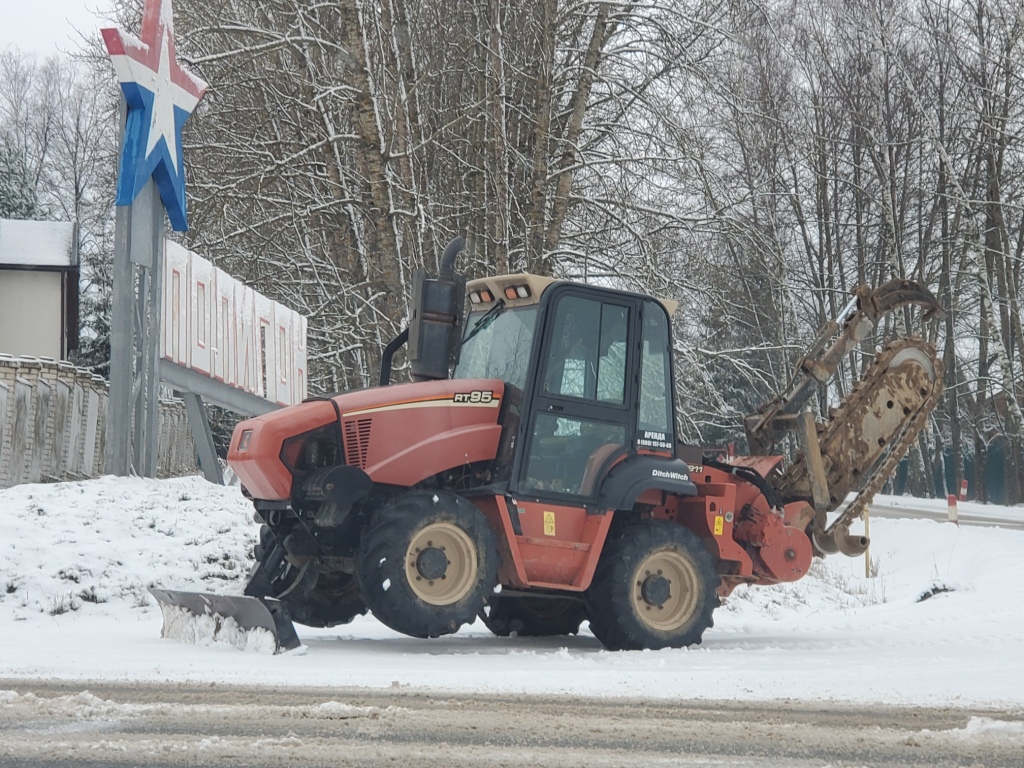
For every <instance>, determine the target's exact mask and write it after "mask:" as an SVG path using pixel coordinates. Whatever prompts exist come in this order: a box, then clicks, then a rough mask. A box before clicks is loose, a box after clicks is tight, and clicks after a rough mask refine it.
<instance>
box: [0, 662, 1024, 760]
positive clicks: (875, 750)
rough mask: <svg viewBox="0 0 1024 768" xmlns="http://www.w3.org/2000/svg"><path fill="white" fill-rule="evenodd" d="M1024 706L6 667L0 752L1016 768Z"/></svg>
mask: <svg viewBox="0 0 1024 768" xmlns="http://www.w3.org/2000/svg"><path fill="white" fill-rule="evenodd" d="M85 689H87V690H88V691H89V692H88V693H83V691H84V690H85ZM979 717H981V718H988V719H985V720H978V719H974V720H972V718H979ZM999 720H1010V721H1014V724H1011V725H1008V726H1005V725H1002V724H1001V723H999V722H996V721H999ZM1022 720H1024V712H1007V711H1002V712H985V711H982V710H961V709H908V708H887V707H866V708H865V707H852V706H851V707H847V706H841V705H833V704H830V705H822V704H809V703H797V702H792V701H786V700H780V701H778V702H775V703H771V704H744V703H736V702H722V701H685V700H681V701H675V702H660V701H644V700H607V699H601V700H586V699H579V698H572V697H526V696H509V697H502V696H493V697H492V696H473V697H450V696H444V695H437V694H433V695H431V694H424V693H415V692H408V691H403V690H400V689H399V690H385V691H365V690H341V689H312V690H310V689H299V688H273V689H270V688H235V687H225V686H219V685H209V686H201V687H200V686H187V685H165V686H159V685H111V684H107V683H97V684H95V685H89V686H83V685H82V684H70V683H47V682H25V681H2V680H0V765H2V766H4V768H22V767H23V766H33V768H50V767H51V766H53V767H55V768H56V767H58V766H59V767H61V768H67V767H70V766H77V767H82V766H90V767H92V766H142V765H144V766H157V767H159V768H163V767H164V766H166V767H167V768H171V767H174V768H177V767H179V766H193V765H220V766H228V765H229V766H283V765H301V766H311V767H316V766H397V767H398V768H411V767H412V766H431V767H432V768H439V767H443V766H515V768H521V767H522V766H524V765H527V766H552V767H553V768H554V767H556V766H557V768H571V767H572V766H581V767H582V766H587V768H591V767H592V766H629V767H633V766H747V767H752V766H787V767H791V768H805V767H811V766H813V767H815V768H824V767H825V766H829V767H830V768H838V767H839V766H929V767H931V768H944V767H946V766H951V767H952V766H956V767H957V768H960V767H961V766H963V767H966V766H970V767H971V768H996V767H1000V768H1003V767H1005V768H1011V767H1014V768H1019V767H1020V766H1022V765H1024V733H1022V732H1021V725H1020V723H1021V721H1022Z"/></svg>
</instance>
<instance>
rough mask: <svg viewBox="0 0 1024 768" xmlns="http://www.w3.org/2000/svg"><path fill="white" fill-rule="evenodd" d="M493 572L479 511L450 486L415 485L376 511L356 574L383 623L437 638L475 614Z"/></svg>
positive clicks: (493, 548)
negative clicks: (443, 488) (427, 487)
mask: <svg viewBox="0 0 1024 768" xmlns="http://www.w3.org/2000/svg"><path fill="white" fill-rule="evenodd" d="M497 571H498V554H497V545H496V543H495V537H494V533H493V532H492V531H491V527H490V525H489V524H488V522H487V519H486V518H485V517H484V516H483V513H481V512H480V510H478V509H477V508H476V507H474V506H473V505H472V504H471V503H470V502H469V501H467V500H466V499H464V498H463V497H461V496H458V495H457V494H454V493H450V492H448V491H414V492H412V493H407V494H405V495H403V496H399V497H398V498H396V499H392V500H391V501H390V502H388V503H387V504H385V505H384V506H383V507H381V508H380V509H378V510H377V511H376V512H374V514H373V517H372V519H371V520H370V525H369V528H368V529H367V530H366V532H365V533H364V535H363V540H362V543H361V545H360V548H359V555H358V558H357V570H356V575H357V576H358V578H359V585H360V594H361V595H362V598H363V601H364V602H365V603H366V605H367V606H369V608H370V610H371V611H372V612H373V615H374V616H376V617H377V618H378V619H379V620H380V621H381V622H382V623H383V624H386V625H387V626H388V627H390V628H391V629H393V630H395V631H396V632H401V633H403V634H406V635H411V636H412V637H438V636H440V635H448V634H451V633H453V632H456V631H457V630H458V629H459V627H461V626H462V625H463V624H466V623H469V622H472V621H473V620H474V619H475V618H476V615H477V612H478V611H479V610H480V609H481V608H482V607H483V605H484V601H485V600H486V598H487V596H488V595H489V594H490V593H491V590H493V589H494V585H495V584H496V583H497Z"/></svg>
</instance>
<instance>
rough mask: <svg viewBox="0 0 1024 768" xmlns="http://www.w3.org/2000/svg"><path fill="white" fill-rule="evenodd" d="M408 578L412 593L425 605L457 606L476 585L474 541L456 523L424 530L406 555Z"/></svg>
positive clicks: (436, 525)
mask: <svg viewBox="0 0 1024 768" xmlns="http://www.w3.org/2000/svg"><path fill="white" fill-rule="evenodd" d="M442 557H443V562H442V561H441V558H442ZM405 575H406V578H407V579H408V581H409V586H410V587H411V588H412V591H413V592H414V593H415V594H416V596H417V597H418V598H420V599H421V600H423V601H424V602H426V603H430V604H431V605H451V604H452V603H457V602H458V601H459V600H461V599H462V598H464V597H465V596H466V595H468V594H469V593H470V591H471V590H472V589H473V584H474V583H476V579H477V559H476V547H475V546H474V544H473V540H472V539H471V538H470V537H469V534H467V533H466V532H465V531H464V530H462V529H461V528H459V527H458V526H457V525H453V524H452V523H431V524H430V525H428V526H426V527H424V528H421V529H420V530H419V531H417V532H416V534H415V535H414V536H413V537H412V541H410V542H409V547H408V549H407V550H406V552H405Z"/></svg>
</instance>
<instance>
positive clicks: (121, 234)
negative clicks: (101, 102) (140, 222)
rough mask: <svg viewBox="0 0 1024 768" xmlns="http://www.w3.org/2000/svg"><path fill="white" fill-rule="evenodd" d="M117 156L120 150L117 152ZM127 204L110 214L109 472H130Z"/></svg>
mask: <svg viewBox="0 0 1024 768" xmlns="http://www.w3.org/2000/svg"><path fill="white" fill-rule="evenodd" d="M127 112H128V105H127V104H126V103H125V100H124V97H122V98H121V108H120V111H119V113H118V114H119V121H120V122H119V126H120V130H119V132H120V141H119V142H118V144H119V145H121V146H123V144H124V124H125V118H126V115H127ZM118 156H119V157H120V153H119V154H118ZM131 218H132V217H131V206H122V205H119V206H117V210H116V214H115V218H114V265H113V297H112V298H113V302H112V306H111V309H110V397H109V399H108V404H107V417H106V428H107V435H106V439H105V441H104V444H103V446H104V447H103V465H104V467H105V471H106V472H107V473H108V474H111V475H119V476H121V477H125V476H127V475H129V474H130V473H131V460H130V458H129V445H128V443H129V439H128V438H129V435H130V434H131V413H132V407H131V399H132V398H131V391H132V368H133V363H134V356H135V344H134V333H133V330H134V318H133V313H134V309H135V306H134V305H135V302H134V300H133V299H134V288H135V283H134V281H133V279H132V264H131V261H130V260H129V253H128V251H129V247H130V246H129V242H130V240H131Z"/></svg>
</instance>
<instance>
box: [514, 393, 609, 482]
mask: <svg viewBox="0 0 1024 768" xmlns="http://www.w3.org/2000/svg"><path fill="white" fill-rule="evenodd" d="M625 443H626V427H625V426H624V425H622V424H610V423H607V422H603V421H597V420H596V419H584V418H576V417H574V416H555V415H553V414H550V413H538V414H537V419H536V421H535V423H534V432H533V436H532V442H531V448H530V459H529V463H528V465H527V469H526V483H525V487H526V488H527V489H529V490H536V491H545V490H547V491H556V492H558V493H572V494H582V495H584V496H589V495H591V494H592V493H593V491H594V481H595V480H596V479H597V472H598V470H599V469H600V468H601V464H602V462H604V460H605V459H607V458H608V456H610V455H611V453H612V452H613V451H614V450H615V449H616V448H618V447H620V446H623V445H625Z"/></svg>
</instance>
